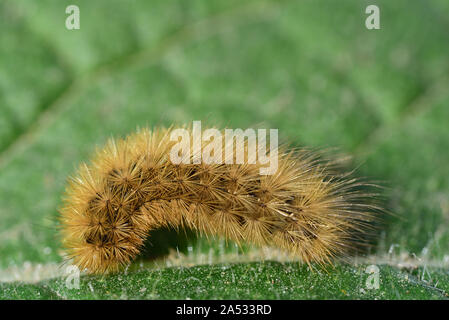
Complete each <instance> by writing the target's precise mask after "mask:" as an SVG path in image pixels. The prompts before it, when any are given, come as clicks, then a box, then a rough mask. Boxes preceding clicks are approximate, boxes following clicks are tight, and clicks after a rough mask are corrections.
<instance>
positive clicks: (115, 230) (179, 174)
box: [60, 128, 383, 273]
mask: <svg viewBox="0 0 449 320" xmlns="http://www.w3.org/2000/svg"><path fill="white" fill-rule="evenodd" d="M173 130H174V129H173V128H159V129H154V130H149V129H139V130H138V131H137V132H136V133H133V134H131V135H130V136H128V137H127V138H125V139H117V140H115V139H110V140H109V141H108V143H107V144H106V146H105V147H103V148H101V149H98V150H97V151H96V153H95V156H94V157H93V159H92V160H91V162H90V164H82V165H81V166H80V167H79V169H78V172H77V174H76V176H75V177H72V178H70V179H69V183H68V186H67V189H66V194H65V197H64V200H63V202H64V205H63V207H62V208H61V209H60V222H61V232H62V239H63V245H64V247H65V248H66V252H67V257H68V258H70V259H73V263H74V264H76V265H77V266H78V267H79V268H80V269H81V270H87V271H88V272H90V273H107V272H115V271H118V270H120V268H121V267H123V266H125V265H127V264H129V263H130V262H131V261H132V260H133V259H134V258H135V257H136V256H137V255H138V254H139V252H140V249H141V248H142V246H143V243H144V241H145V240H146V238H147V236H148V235H149V234H150V232H151V230H154V229H158V228H162V227H169V228H174V229H177V230H179V229H184V228H189V229H192V230H195V231H197V232H198V233H200V234H203V235H205V236H221V237H224V238H226V239H229V240H232V241H235V242H236V243H237V244H241V243H243V242H248V243H252V244H255V245H258V246H275V247H279V248H281V249H283V250H286V251H288V252H290V253H291V254H292V255H293V256H295V257H298V258H300V260H301V261H303V262H305V263H307V264H309V265H310V264H311V263H317V264H319V265H326V264H329V263H332V262H333V261H334V260H335V259H336V258H339V257H345V256H347V255H349V254H351V253H352V252H354V251H356V250H357V249H359V248H361V247H363V246H365V245H367V244H368V242H367V236H368V235H369V234H370V232H371V229H372V222H373V221H374V220H375V219H376V218H377V217H378V216H379V213H380V212H382V211H383V209H382V208H381V207H380V206H378V205H377V204H375V203H374V202H373V201H371V200H372V199H373V198H374V199H375V198H376V196H377V194H376V193H374V192H373V191H367V190H364V189H367V188H368V189H369V188H371V187H372V186H371V185H370V184H369V183H364V182H361V181H359V180H358V179H354V178H351V174H349V173H343V174H342V173H339V171H338V170H337V169H335V168H337V167H338V164H339V163H340V161H339V160H323V159H322V158H321V157H320V155H319V153H318V152H313V151H307V150H305V149H295V150H288V149H287V148H286V147H285V146H283V147H281V148H279V149H278V150H279V154H278V168H277V170H276V171H275V172H274V173H273V174H272V175H261V174H260V173H259V169H260V168H261V167H262V165H261V164H260V163H255V164H253V163H248V160H247V159H245V162H244V163H241V164H235V160H236V159H235V155H234V156H233V158H232V159H230V158H226V156H225V161H224V163H230V162H233V164H206V163H204V162H202V163H194V162H193V161H190V163H185V164H184V163H180V164H174V163H172V162H171V161H170V159H169V154H170V150H171V149H172V147H173V146H174V144H175V142H173V141H171V139H170V134H171V133H172V132H173ZM187 130H190V131H191V130H192V129H191V128H187ZM205 146H207V143H206V144H204V142H203V146H202V148H205ZM191 151H192V152H191V155H190V157H191V158H192V159H193V158H194V157H195V156H196V155H195V152H194V151H193V150H191ZM245 151H248V145H247V143H246V144H245ZM259 152H260V150H259ZM223 155H224V154H223ZM192 159H190V160H192ZM231 160H233V161H231Z"/></svg>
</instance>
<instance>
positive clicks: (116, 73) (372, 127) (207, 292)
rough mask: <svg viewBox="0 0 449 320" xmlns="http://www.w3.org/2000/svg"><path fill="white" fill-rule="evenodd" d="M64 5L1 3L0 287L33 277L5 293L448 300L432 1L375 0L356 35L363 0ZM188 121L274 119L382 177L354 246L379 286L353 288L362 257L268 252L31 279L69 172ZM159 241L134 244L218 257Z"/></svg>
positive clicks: (443, 137) (440, 48)
mask: <svg viewBox="0 0 449 320" xmlns="http://www.w3.org/2000/svg"><path fill="white" fill-rule="evenodd" d="M72 2H73V1H65V0H64V1H51V0H45V1H44V0H42V1H39V4H37V3H36V1H32V0H14V1H13V0H4V1H2V2H1V3H0V43H2V45H1V46H0V112H1V116H0V221H1V222H0V281H6V280H8V281H9V280H11V279H16V280H26V279H30V277H29V276H26V275H24V272H22V271H23V270H27V267H26V266H28V265H31V266H34V267H36V266H39V265H41V266H42V267H41V268H37V267H36V268H35V269H33V270H38V271H37V274H36V277H35V278H33V277H34V276H33V277H31V279H40V282H38V283H37V284H30V283H22V282H14V283H1V286H2V295H3V296H1V297H2V298H48V299H53V298H55V299H56V298H83V299H85V298H187V297H190V298H232V297H237V294H239V295H240V296H238V297H239V298H241V297H246V298H270V299H276V298H360V299H365V298H366V299H372V298H378V299H404V298H416V299H428V298H432V299H433V298H444V297H446V293H447V290H448V286H447V283H448V279H447V261H448V259H447V257H448V256H449V241H448V240H449V231H448V230H449V228H448V227H449V218H448V217H449V200H448V194H449V183H448V179H447V177H448V176H449V161H448V160H447V159H448V158H449V130H448V129H447V126H448V119H449V109H448V108H447V104H448V102H449V94H448V91H447V88H448V87H449V78H448V76H447V74H449V73H448V71H449V59H447V52H449V41H448V40H449V35H448V33H447V26H448V25H449V21H448V19H449V18H448V16H449V7H448V6H447V4H446V2H445V1H442V0H431V1H430V0H429V1H418V0H413V1H410V0H408V1H407V0H398V1H394V2H392V1H387V0H378V1H374V2H373V3H370V4H377V5H378V6H379V7H380V10H381V29H380V30H367V29H366V28H365V18H366V16H367V15H366V14H365V7H366V5H367V3H365V2H360V1H358V0H346V1H338V2H336V1H331V0H313V1H312V0H305V1H294V0H284V1H269V0H267V1H247V2H245V3H242V2H241V1H237V0H232V1H221V0H214V1H201V0H196V1H189V2H186V1H183V0H179V1H170V2H167V1H164V0H156V1H151V2H149V1H144V0H134V1H130V2H129V3H128V2H127V3H126V4H125V3H124V2H123V1H118V0H117V1H95V2H93V1H88V0H84V1H77V5H78V6H79V7H80V11H81V29H80V30H72V31H69V30H67V29H66V28H65V19H66V17H67V15H66V14H65V8H66V6H68V5H70V4H72ZM192 120H203V121H205V122H207V123H210V124H217V125H220V126H229V127H233V128H247V127H254V126H264V127H269V128H278V129H279V133H280V138H281V139H282V140H284V141H289V142H291V143H292V144H293V145H294V146H302V145H305V146H311V147H338V148H339V149H340V150H341V151H342V152H343V153H345V154H348V155H352V156H353V157H354V165H360V166H359V167H360V169H359V173H358V174H359V175H362V176H367V177H368V178H369V179H372V180H376V181H379V180H380V181H381V182H380V184H381V185H384V186H386V187H387V188H386V190H385V192H384V198H385V206H386V207H387V209H388V210H389V211H391V212H392V215H385V217H384V224H383V226H382V229H381V234H380V236H379V241H378V245H377V246H376V248H375V249H374V250H373V252H371V256H370V257H369V259H370V261H373V262H374V263H375V264H376V265H379V267H380V269H381V274H383V277H382V279H383V280H382V281H384V283H383V284H382V285H381V288H380V289H379V291H371V290H365V289H364V288H365V287H364V286H365V279H366V277H367V276H368V275H367V274H366V273H365V272H364V271H365V267H366V266H365V265H357V264H355V261H354V263H353V264H354V265H351V264H350V265H339V266H338V267H337V268H336V269H332V270H330V271H329V273H324V272H321V273H317V274H313V273H311V272H310V271H308V270H307V269H306V268H305V267H304V266H297V265H296V264H294V263H287V264H279V263H275V262H270V263H256V262H253V263H243V262H241V263H239V264H235V265H219V264H218V265H214V264H212V265H204V266H194V267H191V268H186V267H182V268H181V267H180V268H161V269H155V267H153V266H151V265H147V264H144V265H145V267H144V268H143V269H142V270H140V269H139V268H136V267H135V265H134V269H133V267H132V268H131V269H130V270H129V272H128V274H124V273H121V274H118V275H115V276H111V277H107V278H104V279H103V278H102V279H98V278H96V277H82V281H81V290H79V291H70V290H68V289H66V288H65V286H64V285H63V284H64V281H65V279H64V278H55V279H50V280H42V279H46V278H47V277H51V275H54V274H59V275H60V274H61V273H60V272H59V273H58V272H56V273H51V272H50V273H49V274H50V276H48V275H46V274H45V271H44V270H46V269H48V268H49V266H54V265H57V264H59V263H61V262H62V258H61V255H60V253H61V246H60V241H59V238H58V236H57V225H56V219H55V218H56V216H57V208H58V206H59V205H60V204H61V195H62V193H63V190H64V186H65V182H66V178H67V176H68V175H70V174H71V173H73V171H74V167H75V166H76V165H77V164H78V163H79V162H80V161H82V160H87V159H88V157H89V154H90V153H91V152H92V151H93V150H94V149H95V147H96V146H97V145H101V144H102V143H104V142H105V141H106V139H107V138H109V137H110V136H124V135H126V134H128V133H130V132H132V131H134V130H135V128H136V127H138V126H146V125H148V126H151V127H152V126H157V125H171V124H173V123H175V124H176V123H178V124H184V123H190V122H191V121H192ZM159 235H160V236H155V237H154V239H153V240H154V242H153V246H152V247H151V246H149V247H148V248H147V249H148V250H147V251H151V249H154V251H155V252H156V251H157V252H158V253H157V254H154V255H155V256H160V255H161V254H162V255H163V254H167V252H168V251H169V250H170V249H172V250H175V248H176V246H177V245H178V247H179V249H180V251H181V253H186V252H189V251H188V249H187V245H186V243H188V245H189V246H191V247H193V252H197V248H203V247H202V246H204V248H203V249H201V250H203V251H205V252H208V251H209V250H212V251H214V252H218V253H217V254H214V258H213V259H212V262H215V261H222V260H220V259H219V258H217V257H218V256H220V255H221V253H220V252H221V251H220V250H221V249H220V248H221V247H220V242H218V241H212V242H210V243H209V242H207V243H206V242H204V241H203V240H201V239H200V240H199V241H194V240H192V239H191V238H190V240H186V239H184V238H182V237H176V236H175V235H174V234H173V232H168V233H167V232H166V231H163V232H162V233H159ZM165 238H169V239H170V241H164V239H165ZM189 241H190V242H189ZM164 242H165V245H164ZM205 243H206V244H205ZM231 247H232V246H231ZM158 250H159V251H158ZM201 250H199V251H201ZM251 252H253V251H252V249H251V248H248V249H247V250H245V251H244V252H242V253H241V255H242V256H250V255H251V254H252V253H251ZM197 255H200V253H197ZM181 256H183V255H181ZM148 257H149V255H148V254H145V255H144V257H142V259H144V258H148ZM194 260H195V259H194ZM197 260H198V259H197ZM197 260H195V261H197ZM250 260H251V259H250ZM386 260H387V262H388V263H390V264H391V266H386V265H385V261H386ZM410 261H411V262H410ZM404 262H407V263H408V262H410V263H411V265H412V266H413V267H414V268H417V269H416V270H421V269H420V268H424V267H425V266H427V265H429V270H431V271H429V272H431V274H434V276H435V278H436V279H439V284H438V285H436V288H435V282H431V284H429V283H430V282H428V281H427V280H426V279H424V280H423V279H422V278H420V277H419V276H418V275H417V274H414V273H413V272H409V271H404V270H400V268H399V267H400V266H401V265H403V264H404ZM189 263H190V262H189V261H187V260H186V261H185V262H184V264H185V265H188V264H189ZM182 264H183V263H181V265H182ZM435 265H438V266H439V268H436V267H434V266H435ZM24 266H25V267H24ZM430 266H432V267H430ZM223 267H225V268H226V269H225V271H223V272H224V273H225V274H224V275H223V276H219V275H220V272H222V271H220V270H222V268H223ZM17 270H19V271H20V272H19V271H17ZM39 270H40V271H39ZM16 271H17V272H18V274H19V275H18V276H16V275H15V274H16V273H17V272H16ZM432 272H433V273H432ZM205 275H207V276H205ZM232 275H234V277H235V279H237V280H232V279H234V278H232ZM230 277H231V278H230ZM406 277H409V278H406ZM194 278H197V279H201V280H200V282H199V283H195V280H192V279H194ZM170 279H178V280H177V281H178V283H179V284H182V286H184V287H183V288H182V289H181V290H175V285H174V284H173V283H171V282H170ZM239 279H240V280H239ZM276 279H278V280H279V282H278V283H277V282H276V281H277V280H276ZM271 280H273V281H274V282H273V283H271V284H270V282H269V281H271ZM225 281H229V282H230V283H229V284H226V283H225ZM236 281H237V282H236ZM265 281H268V282H266V283H265ZM426 281H427V282H426ZM253 282H254V283H255V285H254V286H252V285H251V284H252V283H253ZM89 283H90V285H89ZM212 286H215V288H214V289H213V290H212V289H211V287H212ZM91 287H92V288H93V290H92V289H91ZM312 287H313V288H312ZM144 288H146V290H143V289H144ZM295 289H296V290H295ZM361 289H363V290H365V293H363V292H362V291H360V290H361ZM140 290H143V291H142V292H141V291H140Z"/></svg>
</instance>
